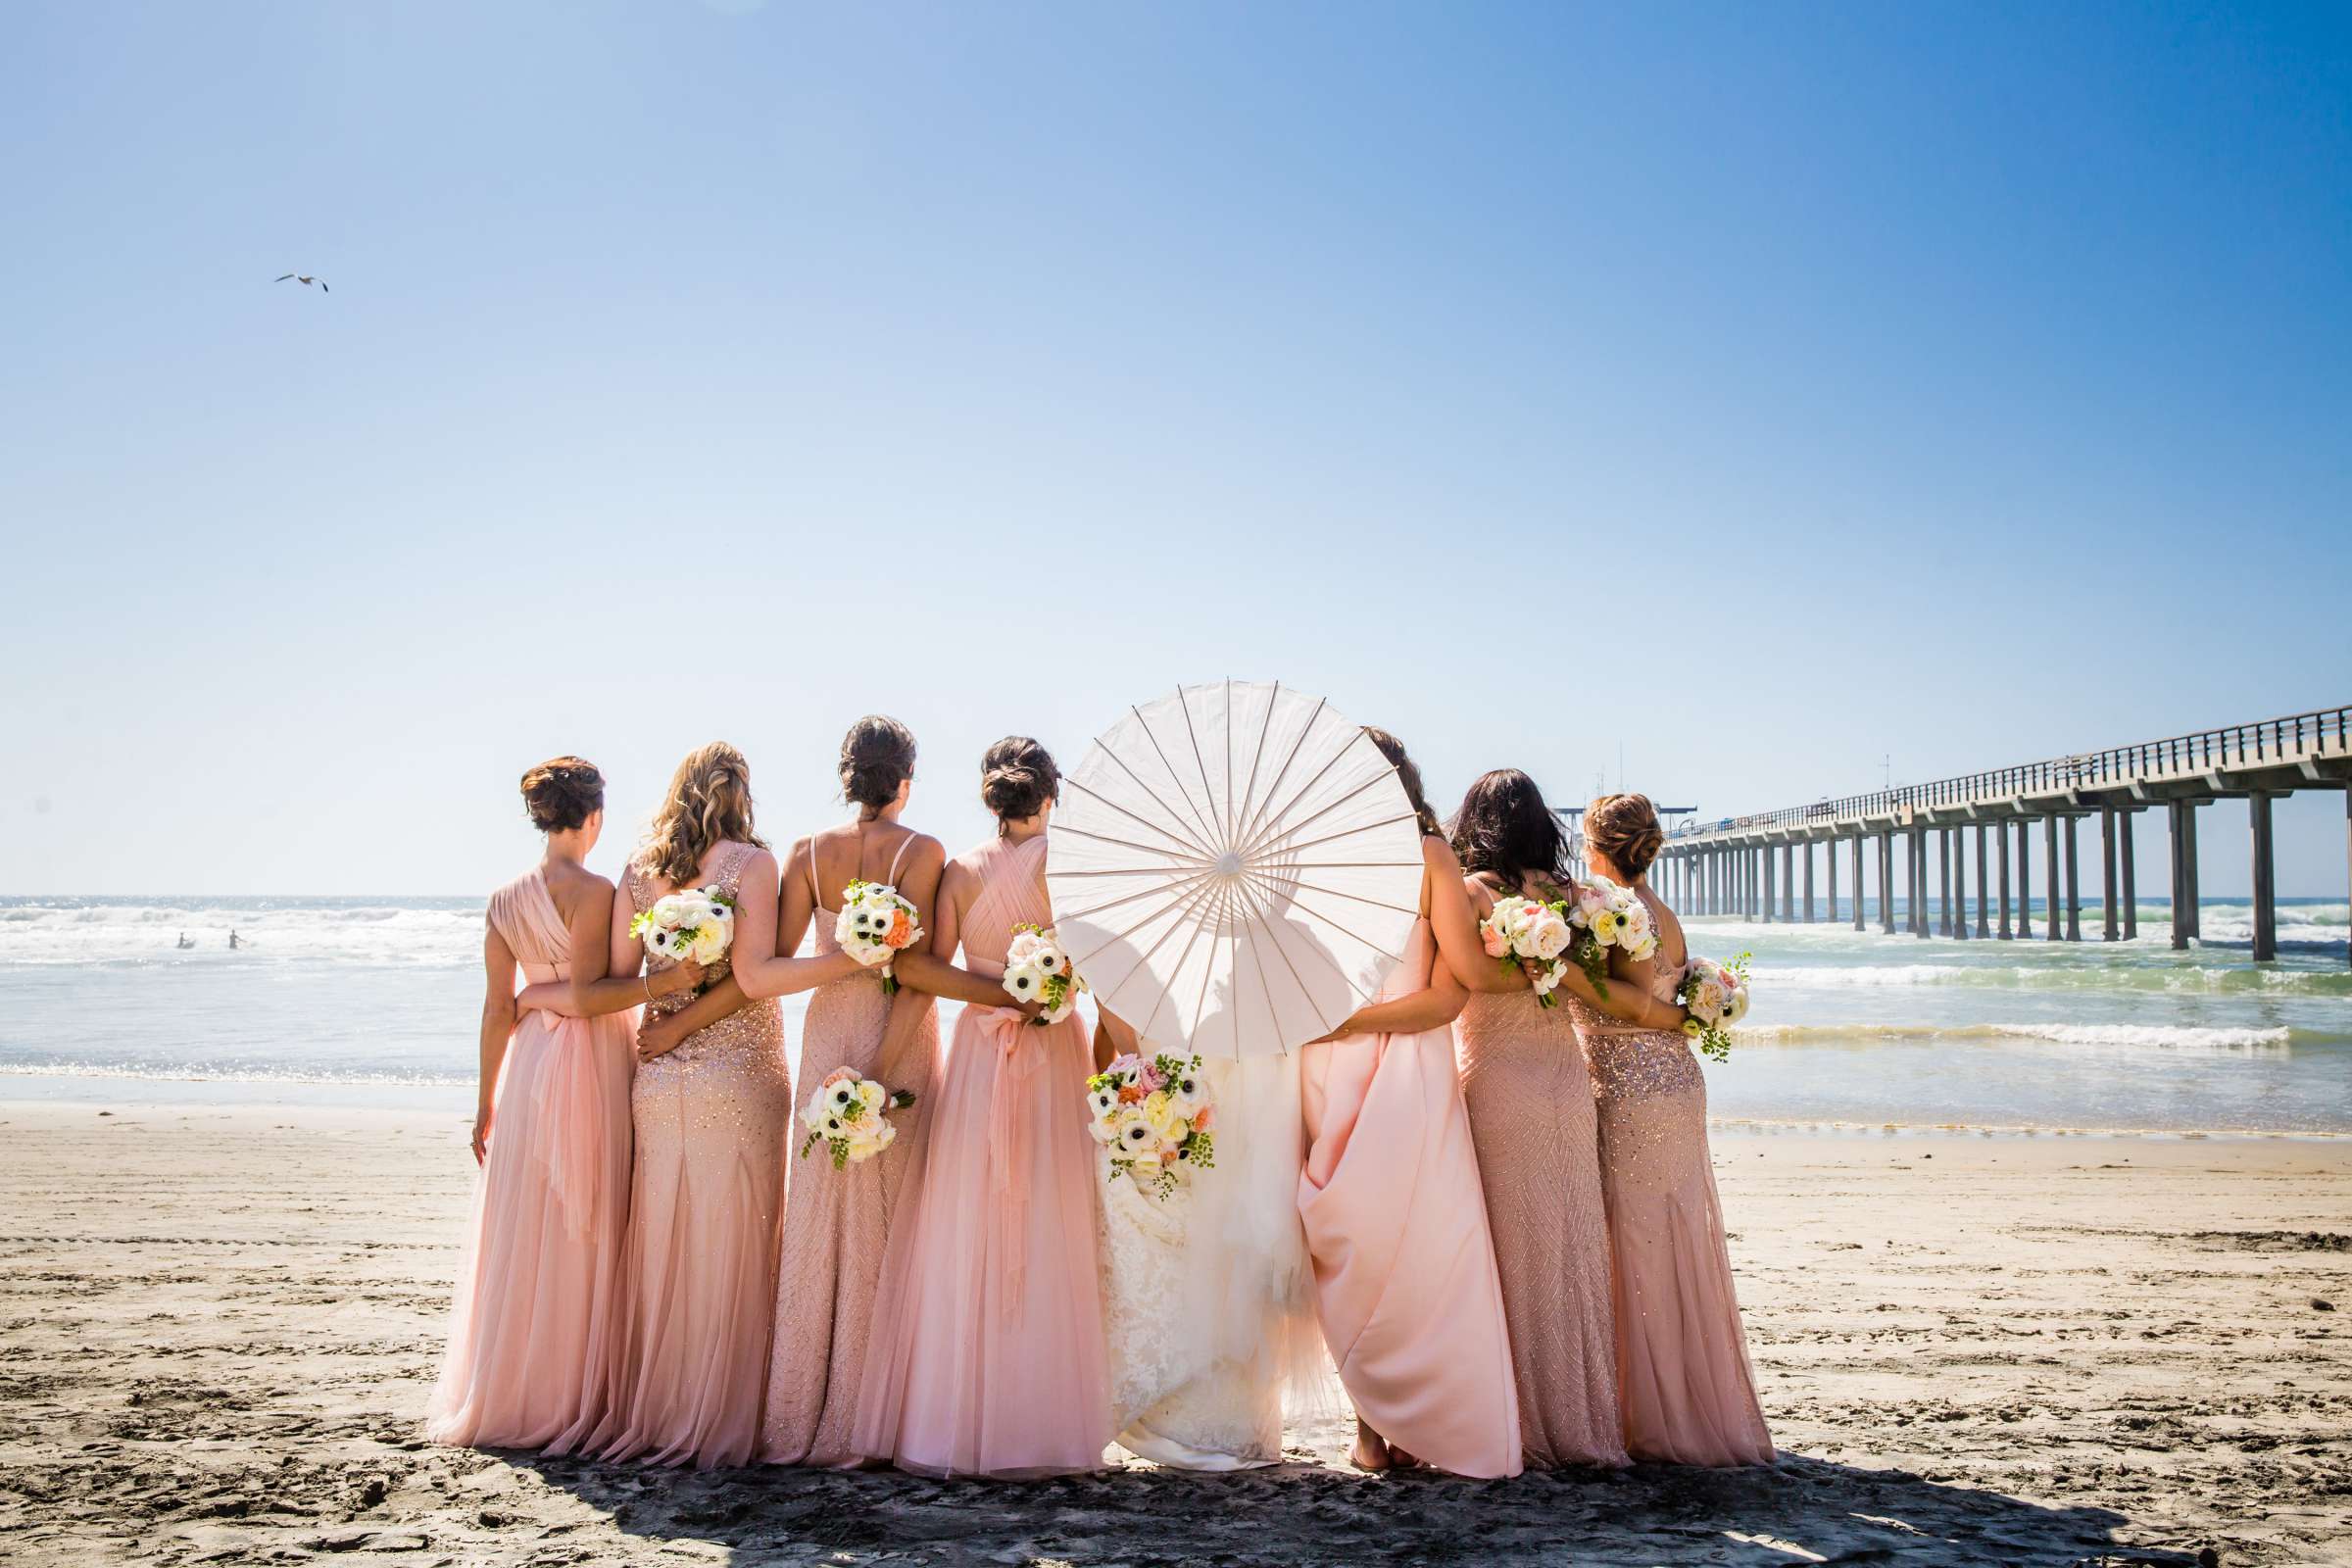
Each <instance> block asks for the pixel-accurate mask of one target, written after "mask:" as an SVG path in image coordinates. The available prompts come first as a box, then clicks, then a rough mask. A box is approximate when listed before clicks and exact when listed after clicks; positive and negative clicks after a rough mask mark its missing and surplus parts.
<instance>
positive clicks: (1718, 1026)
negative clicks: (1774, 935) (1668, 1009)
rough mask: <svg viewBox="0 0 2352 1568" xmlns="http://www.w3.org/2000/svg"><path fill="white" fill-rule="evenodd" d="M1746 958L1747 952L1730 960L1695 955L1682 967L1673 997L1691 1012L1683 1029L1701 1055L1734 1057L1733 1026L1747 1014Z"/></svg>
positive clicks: (1716, 1057)
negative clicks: (1679, 983) (1721, 960)
mask: <svg viewBox="0 0 2352 1568" xmlns="http://www.w3.org/2000/svg"><path fill="white" fill-rule="evenodd" d="M1747 959H1748V955H1746V954H1744V953H1742V954H1740V956H1738V957H1736V958H1734V959H1733V960H1732V961H1731V962H1729V963H1717V962H1716V961H1715V960H1714V959H1712V958H1692V959H1691V962H1690V963H1689V964H1688V965H1686V966H1685V967H1684V969H1683V979H1682V984H1681V985H1680V986H1679V987H1678V988H1677V989H1676V991H1675V994H1674V1000H1675V1002H1676V1003H1677V1004H1678V1005H1681V1007H1682V1008H1683V1010H1684V1011H1686V1012H1688V1013H1690V1014H1691V1016H1690V1017H1688V1018H1686V1019H1684V1020H1683V1033H1684V1034H1686V1035H1689V1036H1690V1037H1691V1041H1692V1043H1693V1044H1695V1045H1696V1046H1697V1047H1698V1053H1699V1054H1700V1055H1702V1056H1710V1057H1713V1058H1714V1059H1715V1060H1717V1061H1726V1060H1729V1059H1730V1057H1731V1054H1732V1026H1733V1025H1734V1024H1736V1023H1738V1022H1739V1021H1740V1019H1742V1018H1744V1017H1746V1016H1747Z"/></svg>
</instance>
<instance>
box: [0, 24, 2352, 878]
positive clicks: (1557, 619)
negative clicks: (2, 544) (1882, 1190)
mask: <svg viewBox="0 0 2352 1568" xmlns="http://www.w3.org/2000/svg"><path fill="white" fill-rule="evenodd" d="M7 31H8V45H7V48H6V49H5V50H4V51H0V145H4V146H5V147H6V149H7V152H8V156H7V157H6V158H5V159H0V214H5V230H6V243H5V244H0V344H4V345H5V351H4V352H0V527H4V528H5V530H6V540H7V556H6V559H7V562H8V570H7V573H6V578H7V586H8V602H7V614H6V616H5V617H4V618H0V657H4V658H5V664H6V667H7V669H8V671H9V673H8V676H7V681H8V687H7V690H8V702H7V722H6V724H5V727H4V728H0V891H7V892H38V891H68V890H92V891H197V892H204V891H218V892H233V891H327V892H359V891H368V892H426V891H432V892H440V891H469V890H473V889H477V888H480V887H483V886H486V885H488V884H490V883H492V882H494V881H496V880H499V879H500V878H502V877H503V876H505V875H507V874H509V873H510V871H511V870H512V869H513V868H515V865H516V864H518V863H519V862H520V861H521V860H522V859H523V858H525V857H527V856H528V855H529V854H530V853H531V843H530V840H529V835H528V833H527V830H525V829H524V827H523V826H522V824H521V821H520V817H519V815H518V812H517V811H516V809H515V802H514V795H513V790H514V781H515V776H516V775H517V774H518V773H519V771H520V770H521V768H522V767H523V766H524V765H525V764H526V763H528V762H530V761H532V760H536V759H538V758H539V757H541V756H544V755H546V754H548V753H551V752H555V751H559V750H576V751H579V752H582V753H585V754H587V755H589V756H591V757H593V758H595V759H596V760H598V761H600V762H601V763H602V764H603V765H604V766H605V767H606V769H607V771H608V772H609V773H610V774H611V775H612V777H613V780H614V786H615V792H614V800H613V805H614V815H615V818H616V821H615V834H614V839H613V844H614V846H615V848H616V849H617V847H618V846H619V843H620V841H621V840H622V839H624V838H625V837H626V836H627V833H628V830H629V828H630V825H631V824H632V822H633V821H634V820H635V819H637V818H639V817H641V816H642V814H643V813H644V811H645V810H646V809H648V807H649V806H650V805H651V802H652V799H653V797H654V795H655V793H656V792H657V791H658V790H659V788H660V786H661V784H662V781H663V780H664V779H665V777H666V775H667V772H668V769H669V767H670V766H671V764H672V763H673V762H674V760H675V759H676V758H677V757H678V755H680V754H681V753H682V752H684V751H685V750H686V749H687V748H688V747H689V746H691V745H693V744H694V743H697V742H699V741H702V740H704V739H707V738H710V737H711V736H714V735H720V736H727V737H731V738H733V739H735V740H736V741H737V742H738V743H739V744H741V745H742V746H743V747H744V748H745V750H746V751H747V752H748V753H749V754H750V755H751V758H752V760H753V764H754V768H755V774H756V778H757V780H758V783H759V786H760V800H761V805H762V820H763V823H764V824H765V825H766V826H767V827H768V828H769V829H770V830H771V832H772V833H774V834H775V835H776V836H779V837H789V836H791V835H792V834H795V833H798V832H801V831H805V830H806V829H807V828H809V827H810V826H813V825H816V824H818V823H821V822H823V821H825V820H828V819H830V818H831V817H833V816H834V815H836V814H838V811H837V809H836V808H835V807H833V806H832V805H831V804H829V802H828V796H829V794H830V791H831V788H832V779H831V769H830V762H831V757H832V751H833V748H834V746H835V744H836V742H837V739H838V736H839V733H840V731H841V729H842V727H843V726H844V725H845V724H846V723H847V721H848V720H850V719H851V718H853V717H855V716H856V715H858V713H860V712H863V711H868V710H877V709H878V710H882V711H890V712H895V713H898V714H900V715H901V716H903V717H905V718H906V719H907V721H908V722H910V723H911V724H913V725H914V727H915V729H916V731H917V733H918V734H919V735H920V737H921V739H922V742H923V746H924V762H923V774H922V782H921V786H920V789H921V795H920V805H919V806H918V808H917V809H916V811H915V812H914V813H913V817H914V819H915V820H917V821H918V822H920V823H921V824H923V825H926V826H929V827H931V828H933V829H934V830H935V831H938V832H940V833H941V834H942V836H943V837H945V838H947V839H948V840H949V841H950V843H951V845H952V846H956V845H960V844H961V843H964V842H968V841H969V840H971V839H973V838H974V837H976V836H977V835H978V833H979V832H980V830H981V826H982V818H981V815H980V812H979V810H978V808H977V806H976V804H974V803H973V802H972V800H971V795H972V786H973V782H974V779H975V777H976V760H977V754H978V751H979V749H980V747H981V746H982V745H984V744H985V743H986V742H987V741H988V740H990V739H993V738H994V737H995V736H997V735H999V734H1001V733H1004V732H1005V731H1008V730H1022V731H1031V732H1034V733H1036V734H1038V735H1040V736H1042V737H1044V738H1045V739H1046V740H1047V741H1048V742H1049V743H1050V744H1052V745H1054V746H1055V747H1057V748H1059V749H1061V750H1062V751H1064V752H1065V753H1066V754H1068V756H1069V757H1070V758H1071V759H1072V760H1074V759H1075V756H1076V754H1077V753H1078V751H1079V750H1080V748H1081V746H1082V744H1083V742H1084V740H1085V739H1086V737H1087V736H1089V735H1090V734H1091V733H1092V732H1093V731H1094V730H1095V729H1097V728H1099V727H1100V726H1101V725H1102V724H1103V723H1104V722H1106V721H1107V720H1108V719H1109V718H1110V717H1111V716H1112V715H1113V714H1114V713H1115V712H1116V711H1118V710H1119V708H1120V707H1121V705H1123V704H1125V703H1128V702H1131V701H1138V700H1142V699H1144V698H1147V697H1149V696H1151V695H1152V694H1154V693H1156V692H1158V691H1161V690H1163V689H1165V688H1167V687H1169V686H1171V685H1174V684H1175V683H1177V682H1178V681H1180V680H1195V679H1206V678H1214V677H1217V676H1222V675H1227V674H1233V675H1243V676H1279V677H1281V678H1283V679H1285V680H1287V681H1290V682H1292V683H1293V684H1296V685H1300V686H1305V687H1308V688H1311V689H1316V690H1319V691H1322V692H1324V693H1327V694H1328V695H1329V696H1331V697H1332V698H1333V699H1334V700H1335V701H1336V702H1337V703H1338V704H1339V705H1340V707H1341V708H1342V709H1343V711H1347V712H1348V713H1349V714H1351V715H1353V716H1355V717H1358V718H1361V719H1364V720H1367V721H1376V722H1382V723H1386V724H1388V725H1390V726H1391V727H1393V728H1395V729H1397V731H1399V732H1400V733H1401V734H1403V735H1404V736H1405V737H1406V738H1407V740H1408V741H1410V742H1411V743H1412V744H1413V745H1414V747H1415V749H1416V751H1417V752H1418V753H1419V754H1420V756H1421V758H1422V760H1423V761H1424V764H1425V766H1426V768H1427V771H1428V772H1429V773H1430V774H1431V776H1432V781H1433V785H1434V787H1435V789H1436V792H1437V793H1439V794H1440V795H1441V796H1443V797H1446V801H1445V802H1443V803H1442V804H1450V799H1451V797H1453V796H1454V795H1455V794H1457V793H1458V791H1459V790H1460V788H1461V786H1462V785H1463V784H1464V783H1465V782H1466V781H1467V779H1468V778H1469V777H1470V776H1471V775H1472V774H1473V773H1475V772H1476V771H1478V770H1479V769H1482V768H1484V767H1488V766H1493V765H1499V764H1503V763H1514V764H1519V765H1524V766H1526V767H1528V768H1529V769H1530V770H1531V771H1534V772H1535V773H1537V775H1538V776H1539V777H1540V778H1542V779H1543V780H1544V781H1545V782H1546V784H1547V785H1548V786H1549V787H1550V789H1551V791H1552V793H1553V794H1554V795H1555V796H1557V797H1559V798H1561V799H1563V800H1565V801H1574V800H1579V799H1582V798H1583V796H1584V795H1585V793H1586V792H1587V791H1588V790H1589V788H1590V786H1591V784H1592V782H1593V778H1594V776H1595V774H1596V773H1597V772H1599V771H1601V770H1603V769H1605V770H1606V771H1607V773H1608V775H1609V776H1610V779H1611V781H1612V782H1614V780H1615V778H1616V775H1617V770H1618V759H1619V755H1620V748H1621V747H1622V752H1623V758H1624V774H1625V778H1626V781H1627V783H1629V784H1631V785H1634V786H1637V787H1644V788H1647V789H1649V790H1650V791H1651V792H1652V793H1653V794H1655V795H1657V796H1659V797H1661V798H1665V799H1669V800H1673V801H1678V802H1685V803H1692V804H1696V805H1698V806H1700V807H1702V808H1704V809H1706V810H1708V811H1709V812H1729V811H1739V810H1746V809H1762V808H1767V807H1775V806H1781V805H1787V804H1793V803H1796V802H1801V801H1805V800H1810V799H1813V798H1814V797H1816V796H1819V795H1821V794H1824V793H1845V792H1848V791H1852V790H1856V789H1861V788H1866V787H1869V786H1870V785H1872V784H1874V783H1875V782H1876V781H1877V780H1878V778H1879V776H1880V763H1881V759H1882V757H1885V756H1887V755H1888V754H1891V757H1892V764H1891V765H1892V771H1893V773H1894V775H1895V777H1897V778H1898V779H1915V780H1916V779H1924V778H1929V777H1934V776H1937V775H1940V774H1943V773H1947V772H1957V771H1963V770H1967V769H1971V768H1975V767H1978V766H1984V765H1990V764H1995V763H1999V762H2004V761H2013V760H2028V759H2033V758H2038V757H2042V756H2046V755H2052V754H2058V753H2064V752H2069V751H2074V750H2079V749H2085V748H2089V747H2092V746H2096V745H2101V744H2106V743H2111V742H2119V741H2127V740H2132V739H2139V738H2145V737H2153V736H2158V735H2165V734H2171V733H2174V732H2176V731H2179V730H2182V729H2187V728H2193V727H2198V726H2203V725H2206V724H2211V723H2218V722H2226V721H2230V720H2235V719H2239V718H2249V717H2254V716H2257V715H2265V714H2271V713H2279V712H2289V711H2298V710H2301V709H2305V708H2314V707H2319V706H2323V705H2327V704H2333V703H2341V702H2345V701H2352V636H2348V634H2347V631H2346V624H2347V615H2346V606H2347V604H2348V603H2352V438H2348V437H2347V431H2352V11H2347V10H2346V9H2345V8H2343V7H2341V6H2332V7H2311V8H2307V9H2306V8H2297V7H2293V6H2285V5H2279V6H2266V7H2261V8H2252V9H2249V10H2247V11H2243V12H2241V13H2239V14H2231V13H2230V12H2229V11H2226V10H2224V9H2222V8H2218V7H2217V8H2210V9H2208V8H2193V7H2172V6H2129V7H2125V6H2116V7H2107V6H2095V5H2087V4H2085V5H2069V6H2064V7H2053V6H2043V5H2020V6H1993V5H1983V4H1967V5H1950V6H1936V5H1924V4H1921V5H1904V6H1862V5H1815V6H1795V5H1789V6H1743V5H1727V6H1662V7H1651V6H1631V5H1627V6H1620V7H1611V8H1605V9H1604V8H1599V7H1582V6H1569V5H1553V4H1542V5H1529V6H1503V5H1488V6H1452V7H1440V6H1426V5H1411V6H1403V5H1399V6H1380V5H1368V4H1361V3H1347V4H1338V5H1332V6H1327V7H1326V6H1308V5H1295V4H1284V5H1273V6H1265V5H1213V4H1183V5H1167V6H1161V7H1146V6H1140V5H1116V6H1102V5H1072V6H1066V7H1062V6H1054V7H1044V6H1029V5H1020V6H1014V5H1003V6H999V5H990V6H977V7H974V6H947V5H940V6H913V7H909V6H856V7H846V6H823V7H819V6H806V7H804V6H786V5H781V4H778V5H768V6H760V5H757V4H752V3H748V0H736V3H731V4H725V5H716V4H713V5H694V4H685V3H679V4H643V5H633V6H618V5H594V4H579V3H568V0H567V3H564V4H544V5H541V4H476V3H466V4H426V3H416V4H403V5H398V6H361V5H317V4H302V5H295V4H286V5H274V6H263V5H238V6H203V7H199V6H186V5H179V4H155V5H137V6H133V5H117V4H108V3H103V0H63V3H34V4H30V5H24V4H20V5H17V6H13V7H11V9H10V13H9V22H8V28H7ZM288 270H302V271H310V272H316V273H319V274H321V275H323V276H324V277H325V278H327V279H328V281H329V283H330V284H331V286H332V288H333V293H332V294H331V295H327V296H323V297H322V296H320V295H319V294H318V293H317V292H316V291H312V290H305V289H301V288H299V287H297V286H296V285H294V284H291V283H288V284H282V285H281V284H273V283H272V282H271V281H270V280H271V279H272V278H274V277H275V276H276V274H278V273H280V272H284V271H288ZM44 804H45V806H46V809H42V808H43V806H44ZM2342 812H2343V803H2342V800H2341V799H2340V797H2334V796H2328V797H2319V796H2309V797H2299V798H2297V799H2296V800H2295V801H2294V802H2292V803H2290V805H2289V807H2287V808H2284V809H2282V811H2281V831H2282V834H2283V837H2284V851H2283V857H2282V867H2281V876H2282V882H2283V884H2284V890H2285V891H2287V892H2289V893H2314V894H2319V893H2326V894H2334V895H2338V896H2340V894H2341V891H2342V888H2343V885H2344V841H2343V832H2344V828H2343V816H2342ZM2210 815H2211V820H2210V821H2209V823H2208V827H2207V834H2206V839H2207V846H2208V848H2207V854H2208V869H2207V873H2206V886H2207V889H2208V891H2227V890H2230V889H2236V888H2242V887H2243V886H2244V882H2245V870H2244V855H2243V836H2244V835H2243V826H2242V823H2243V811H2242V809H2238V808H2235V807H2230V806H2225V807H2222V808H2217V809H2215V811H2214V812H2212V813H2210ZM2151 848H2152V841H2151ZM2154 863H2157V864H2161V861H2160V860H2158V861H2156V862H2154Z"/></svg>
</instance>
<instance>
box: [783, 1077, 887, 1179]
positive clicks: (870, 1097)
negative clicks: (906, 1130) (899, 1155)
mask: <svg viewBox="0 0 2352 1568" xmlns="http://www.w3.org/2000/svg"><path fill="white" fill-rule="evenodd" d="M913 1103H914V1094H913V1091H911V1090H907V1089H896V1090H893V1089H885V1088H883V1087H882V1086H881V1085H880V1084H878V1083H876V1082H874V1081H873V1080H872V1079H871V1078H860V1077H858V1074H857V1072H856V1071H855V1070H853V1069H851V1068H848V1067H836V1068H834V1069H833V1070H832V1071H831V1072H829V1073H827V1074H826V1075H825V1081H824V1082H823V1083H821V1084H818V1085H817V1086H816V1093H815V1094H813V1095H810V1096H809V1108H808V1109H807V1110H804V1111H802V1112H801V1125H802V1126H804V1127H806V1128H808V1129H809V1140H808V1142H806V1143H804V1144H802V1145H801V1157H802V1158H803V1159H807V1158H808V1157H809V1152H810V1151H812V1150H814V1149H815V1148H816V1146H817V1145H818V1144H820V1143H821V1144H825V1145H828V1146H830V1147H831V1149H832V1151H833V1168H834V1169H835V1170H840V1169H842V1168H844V1167H845V1166H849V1165H855V1164H857V1163H858V1162H859V1161H860V1160H867V1159H871V1158H873V1157H874V1156H875V1155H876V1154H879V1153H880V1152H882V1151H884V1150H885V1149H888V1148H889V1147H890V1146H891V1145H892V1144H893V1143H894V1142H896V1141H897V1139H898V1136H899V1130H898V1129H897V1128H896V1127H893V1126H892V1125H891V1124H890V1113H891V1112H892V1111H894V1110H903V1109H905V1108H906V1107H907V1106H908V1105H911V1104H913Z"/></svg>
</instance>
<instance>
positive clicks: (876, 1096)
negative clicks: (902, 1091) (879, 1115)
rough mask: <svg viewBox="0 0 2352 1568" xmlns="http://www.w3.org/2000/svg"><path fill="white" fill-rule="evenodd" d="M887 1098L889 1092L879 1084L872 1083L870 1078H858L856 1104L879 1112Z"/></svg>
mask: <svg viewBox="0 0 2352 1568" xmlns="http://www.w3.org/2000/svg"><path fill="white" fill-rule="evenodd" d="M889 1098H890V1091H889V1090H887V1089H885V1088H883V1087H882V1086H881V1085H880V1084H878V1083H876V1082H874V1081H873V1080H872V1079H871V1078H860V1079H858V1103H860V1104H862V1105H863V1106H865V1108H866V1109H868V1110H880V1109H881V1108H882V1103H883V1102H884V1101H886V1100H888V1099H889Z"/></svg>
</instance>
